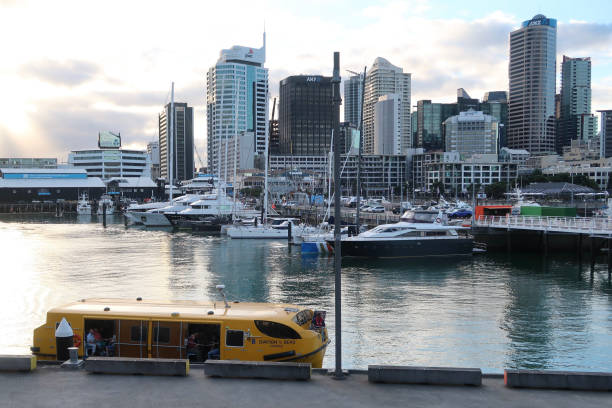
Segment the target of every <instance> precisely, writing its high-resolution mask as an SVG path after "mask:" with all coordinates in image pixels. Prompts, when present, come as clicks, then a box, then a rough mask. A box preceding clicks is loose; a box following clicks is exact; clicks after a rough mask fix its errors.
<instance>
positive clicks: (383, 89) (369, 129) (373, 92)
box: [363, 57, 412, 154]
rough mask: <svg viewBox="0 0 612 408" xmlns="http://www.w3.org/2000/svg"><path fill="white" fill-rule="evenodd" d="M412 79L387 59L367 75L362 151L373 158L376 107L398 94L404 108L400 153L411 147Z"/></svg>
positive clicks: (401, 118)
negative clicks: (380, 101)
mask: <svg viewBox="0 0 612 408" xmlns="http://www.w3.org/2000/svg"><path fill="white" fill-rule="evenodd" d="M410 75H411V74H409V73H404V72H403V69H402V68H399V67H396V66H394V65H392V64H391V63H390V62H389V61H387V60H386V59H384V58H381V57H378V58H376V59H375V60H374V64H373V65H372V67H371V68H370V70H369V71H368V73H367V76H366V79H365V94H364V106H363V151H364V153H366V154H373V153H374V149H375V136H374V134H375V123H374V121H375V107H376V103H378V100H379V98H380V97H381V96H384V95H387V94H398V95H400V97H401V100H402V105H401V109H400V112H399V117H400V121H399V126H400V140H401V144H400V151H401V153H405V152H406V151H407V150H408V149H409V148H411V147H412V137H411V130H412V129H411V125H410V93H411V85H410Z"/></svg>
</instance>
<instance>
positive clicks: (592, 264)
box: [589, 235, 595, 275]
mask: <svg viewBox="0 0 612 408" xmlns="http://www.w3.org/2000/svg"><path fill="white" fill-rule="evenodd" d="M589 241H590V243H591V251H590V254H589V255H591V275H593V272H595V237H593V235H591V239H589Z"/></svg>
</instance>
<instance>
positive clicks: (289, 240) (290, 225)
mask: <svg viewBox="0 0 612 408" xmlns="http://www.w3.org/2000/svg"><path fill="white" fill-rule="evenodd" d="M292 226H293V223H292V222H291V221H289V226H288V227H287V241H288V242H289V246H291V227H292Z"/></svg>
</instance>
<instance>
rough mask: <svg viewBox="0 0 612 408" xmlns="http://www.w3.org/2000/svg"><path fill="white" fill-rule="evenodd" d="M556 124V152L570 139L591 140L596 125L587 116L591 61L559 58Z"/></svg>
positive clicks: (594, 133) (588, 115)
mask: <svg viewBox="0 0 612 408" xmlns="http://www.w3.org/2000/svg"><path fill="white" fill-rule="evenodd" d="M559 116H560V117H559V122H558V125H557V151H558V152H561V151H562V149H563V146H569V145H570V141H571V140H575V139H580V140H582V141H584V142H586V141H587V140H588V139H591V138H593V137H595V135H596V133H597V122H596V119H595V116H594V115H592V114H591V58H570V57H567V56H565V55H564V56H563V62H562V63H561V101H560V112H559Z"/></svg>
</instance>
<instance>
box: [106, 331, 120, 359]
mask: <svg viewBox="0 0 612 408" xmlns="http://www.w3.org/2000/svg"><path fill="white" fill-rule="evenodd" d="M116 342H117V336H116V335H114V334H113V337H111V338H110V339H108V340H107V341H106V355H107V356H108V357H113V356H114V355H115V343H116Z"/></svg>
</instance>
